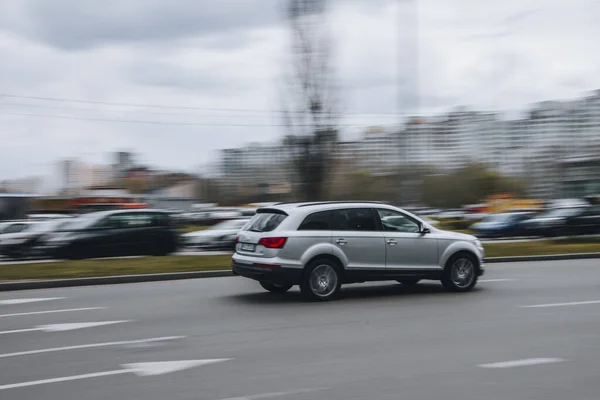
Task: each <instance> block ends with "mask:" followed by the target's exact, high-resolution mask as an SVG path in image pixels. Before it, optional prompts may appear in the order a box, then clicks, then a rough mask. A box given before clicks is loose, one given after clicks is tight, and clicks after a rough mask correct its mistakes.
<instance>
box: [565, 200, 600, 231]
mask: <svg viewBox="0 0 600 400" xmlns="http://www.w3.org/2000/svg"><path fill="white" fill-rule="evenodd" d="M568 224H569V225H570V227H571V229H570V233H572V234H590V233H596V232H598V231H599V228H600V207H597V206H596V207H589V208H588V209H586V210H584V211H583V212H581V213H580V214H579V215H576V216H574V217H572V218H570V220H569V222H568Z"/></svg>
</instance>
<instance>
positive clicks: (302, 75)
mask: <svg viewBox="0 0 600 400" xmlns="http://www.w3.org/2000/svg"><path fill="white" fill-rule="evenodd" d="M326 3H327V1H326V0H289V3H287V5H288V7H287V10H286V11H287V14H288V18H289V23H290V28H291V40H290V44H291V50H292V51H291V55H290V57H291V63H290V67H291V68H290V71H289V80H288V82H287V84H286V95H285V96H284V110H285V111H284V112H283V117H284V120H285V121H284V122H285V126H286V127H287V129H288V136H287V138H286V140H285V143H286V147H287V148H288V150H289V151H290V155H291V157H292V159H293V166H294V170H295V179H296V182H295V183H296V184H297V185H298V186H299V189H300V190H299V192H300V194H301V197H303V198H304V199H306V200H319V199H321V198H322V197H323V190H324V188H323V186H324V181H325V178H326V175H327V170H328V161H329V158H330V155H331V152H332V148H333V145H334V143H335V142H336V139H337V129H336V126H337V120H336V119H337V115H336V114H335V112H334V103H335V99H334V97H333V90H332V84H331V66H330V61H331V42H330V37H329V33H328V30H327V29H328V26H327V23H326V6H327V4H326Z"/></svg>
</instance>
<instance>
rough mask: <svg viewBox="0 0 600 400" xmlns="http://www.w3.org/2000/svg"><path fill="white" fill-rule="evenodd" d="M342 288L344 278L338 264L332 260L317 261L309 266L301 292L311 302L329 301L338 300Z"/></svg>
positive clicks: (301, 285)
mask: <svg viewBox="0 0 600 400" xmlns="http://www.w3.org/2000/svg"><path fill="white" fill-rule="evenodd" d="M341 287H342V276H341V273H340V268H339V267H338V265H337V264H335V263H334V262H332V261H330V260H315V261H313V262H312V263H310V264H309V265H308V267H307V268H306V270H305V272H304V276H303V278H302V283H301V284H300V290H301V291H302V294H303V295H304V297H306V298H307V299H309V300H318V301H328V300H333V299H334V298H336V297H337V296H338V294H339V292H340V288H341Z"/></svg>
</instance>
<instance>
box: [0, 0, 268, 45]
mask: <svg viewBox="0 0 600 400" xmlns="http://www.w3.org/2000/svg"><path fill="white" fill-rule="evenodd" d="M4 1H5V2H7V3H8V4H7V5H6V7H7V8H8V9H10V11H11V12H10V13H7V16H5V17H4V18H2V17H0V21H2V22H3V23H4V25H5V26H8V27H9V28H11V29H12V30H13V31H15V32H17V33H18V34H20V35H23V36H26V37H28V38H31V39H35V40H38V41H41V42H44V43H46V44H48V45H50V46H54V47H57V48H61V49H66V50H82V49H89V48H91V47H96V46H105V45H110V44H114V43H123V42H131V43H136V42H146V43H147V42H156V41H168V40H173V39H178V38H184V37H201V36H207V35H215V34H220V33H223V32H238V33H241V32H244V31H246V30H248V29H252V28H259V27H265V26H266V25H272V24H274V23H276V22H277V21H278V20H279V16H278V14H277V7H276V2H275V1H274V0H243V1H240V0H219V1H218V2H217V1H213V0H174V1H163V0H127V1H121V0H86V1H80V0H52V1H47V0H4Z"/></svg>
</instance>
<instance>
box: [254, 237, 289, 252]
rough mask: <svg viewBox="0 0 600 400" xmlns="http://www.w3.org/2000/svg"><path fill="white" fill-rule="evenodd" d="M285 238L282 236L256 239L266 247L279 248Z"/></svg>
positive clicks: (283, 243)
mask: <svg viewBox="0 0 600 400" xmlns="http://www.w3.org/2000/svg"><path fill="white" fill-rule="evenodd" d="M286 241H287V238H284V237H272V238H262V239H260V240H259V241H258V244H261V245H263V246H265V247H266V248H267V249H281V248H282V247H283V246H284V245H285V242H286Z"/></svg>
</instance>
